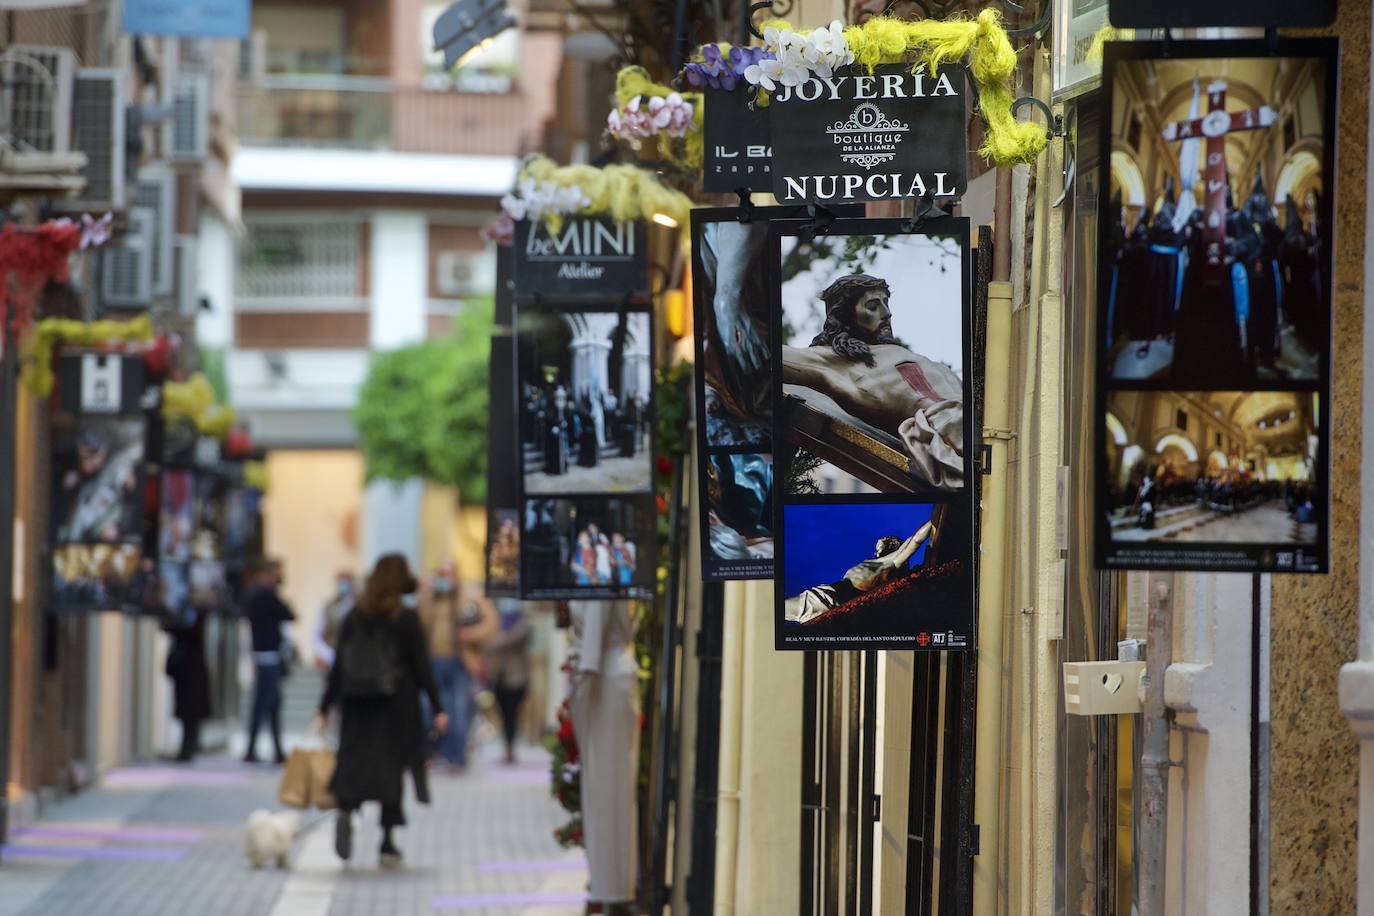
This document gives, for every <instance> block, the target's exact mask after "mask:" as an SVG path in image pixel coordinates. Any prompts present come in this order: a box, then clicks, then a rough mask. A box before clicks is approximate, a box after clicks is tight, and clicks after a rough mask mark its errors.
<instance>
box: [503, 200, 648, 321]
mask: <svg viewBox="0 0 1374 916" xmlns="http://www.w3.org/2000/svg"><path fill="white" fill-rule="evenodd" d="M513 248H514V254H515V264H514V268H513V269H514V274H515V295H516V296H517V297H519V298H521V299H524V298H529V299H534V298H535V297H540V298H542V299H544V300H546V301H550V302H568V301H574V300H588V299H590V300H603V301H604V300H605V299H606V298H607V297H608V296H614V297H616V298H619V297H620V296H622V295H629V296H634V297H647V296H648V295H649V258H648V254H649V250H648V240H647V238H646V233H645V226H644V222H643V221H642V220H633V221H629V220H626V221H617V220H613V219H609V218H602V217H582V216H579V217H566V218H564V220H563V221H562V223H561V225H560V226H559V227H558V229H557V230H553V229H550V228H549V225H548V224H547V223H546V222H544V221H543V220H528V219H522V220H520V221H519V222H517V223H516V224H515V242H514V245H513Z"/></svg>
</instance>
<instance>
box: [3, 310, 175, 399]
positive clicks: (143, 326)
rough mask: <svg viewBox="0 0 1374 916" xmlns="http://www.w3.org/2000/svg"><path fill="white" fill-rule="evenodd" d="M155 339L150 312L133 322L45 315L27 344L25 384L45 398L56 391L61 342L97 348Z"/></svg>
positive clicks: (34, 392) (35, 327)
mask: <svg viewBox="0 0 1374 916" xmlns="http://www.w3.org/2000/svg"><path fill="white" fill-rule="evenodd" d="M152 339H153V322H152V319H151V318H149V317H148V316H147V315H140V316H139V317H137V318H134V319H132V320H130V321H75V320H72V319H69V318H44V319H43V320H42V321H40V322H38V323H37V324H35V325H34V326H33V330H32V331H31V332H30V333H29V337H28V340H27V342H26V343H25V345H24V349H25V365H24V377H23V381H24V386H25V387H26V388H28V389H29V391H31V392H32V393H33V394H36V395H38V396H39V397H41V398H42V397H47V396H48V395H49V394H51V393H52V386H53V381H54V377H53V371H52V354H53V350H55V349H56V348H57V345H58V344H64V343H65V344H72V345H73V346H78V347H94V346H98V345H100V344H108V343H117V342H125V343H143V342H147V341H149V340H152Z"/></svg>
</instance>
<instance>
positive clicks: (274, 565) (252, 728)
mask: <svg viewBox="0 0 1374 916" xmlns="http://www.w3.org/2000/svg"><path fill="white" fill-rule="evenodd" d="M281 583H282V571H281V563H280V562H278V561H276V560H265V561H263V564H262V565H261V566H259V567H258V569H257V571H256V573H255V575H254V576H253V585H252V587H251V588H250V589H249V590H248V598H247V600H246V602H245V608H244V616H245V617H247V618H248V626H249V629H250V630H251V632H252V637H253V666H254V668H253V712H252V716H251V717H250V719H249V723H248V749H247V750H246V751H245V752H244V755H243V759H244V762H245V763H257V762H258V755H257V744H258V730H259V729H261V728H262V724H263V722H264V721H266V722H267V723H268V724H269V726H270V728H271V730H272V745H273V749H274V750H275V751H276V758H275V759H276V762H277V763H282V762H284V761H285V760H286V754H285V753H284V752H283V751H282V744H281V681H282V675H283V657H282V644H283V639H282V624H284V623H290V622H292V621H294V620H295V619H296V615H295V614H293V613H292V612H291V608H289V607H287V605H286V602H284V601H282V600H281V596H280V595H278V594H277V589H278V588H280V587H281Z"/></svg>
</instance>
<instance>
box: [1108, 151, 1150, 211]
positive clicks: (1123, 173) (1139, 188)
mask: <svg viewBox="0 0 1374 916" xmlns="http://www.w3.org/2000/svg"><path fill="white" fill-rule="evenodd" d="M1112 185H1113V190H1115V189H1117V188H1120V190H1121V200H1122V202H1123V203H1125V204H1126V206H1128V207H1135V208H1136V209H1137V211H1139V210H1143V209H1144V207H1145V179H1144V177H1143V176H1142V175H1141V174H1140V166H1138V165H1136V161H1135V158H1134V157H1133V156H1132V155H1131V154H1130V153H1128V152H1126V151H1125V150H1121V149H1114V150H1112Z"/></svg>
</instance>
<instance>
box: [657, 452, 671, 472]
mask: <svg viewBox="0 0 1374 916" xmlns="http://www.w3.org/2000/svg"><path fill="white" fill-rule="evenodd" d="M658 472H659V473H660V474H662V475H663V476H664V477H671V476H672V474H673V459H671V458H669V457H668V456H667V455H659V456H658Z"/></svg>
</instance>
